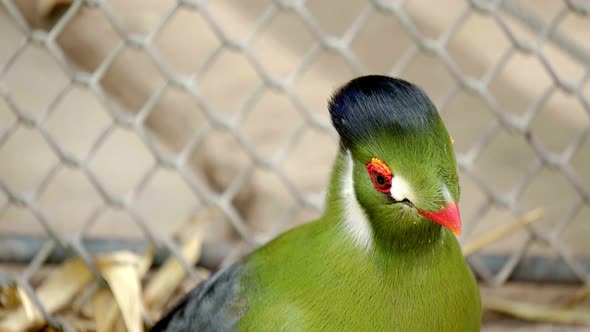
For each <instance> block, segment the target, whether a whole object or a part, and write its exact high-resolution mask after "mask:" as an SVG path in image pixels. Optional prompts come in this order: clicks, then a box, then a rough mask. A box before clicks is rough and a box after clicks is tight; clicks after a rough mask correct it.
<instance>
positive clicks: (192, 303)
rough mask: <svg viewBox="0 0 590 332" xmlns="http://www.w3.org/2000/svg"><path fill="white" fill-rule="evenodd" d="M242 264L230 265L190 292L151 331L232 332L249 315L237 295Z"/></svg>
mask: <svg viewBox="0 0 590 332" xmlns="http://www.w3.org/2000/svg"><path fill="white" fill-rule="evenodd" d="M241 275H242V266H241V264H234V265H230V266H228V267H226V268H224V269H222V270H220V271H218V272H217V273H216V274H215V275H213V276H212V277H211V278H209V279H208V280H207V281H205V282H203V283H201V284H200V285H199V286H198V287H196V288H195V289H193V290H192V291H191V292H190V293H188V294H187V295H186V296H185V297H184V298H183V299H182V301H180V303H178V304H177V305H176V306H175V307H174V308H173V309H172V310H170V311H169V312H168V313H167V314H166V315H165V316H164V317H163V318H162V319H161V320H160V321H158V322H157V323H156V325H154V326H153V327H152V328H151V330H150V331H152V332H159V331H167V332H177V331H231V330H234V328H235V325H236V323H237V322H238V321H239V320H240V318H241V317H242V316H243V314H244V312H245V304H244V301H240V299H239V297H238V296H237V293H238V290H239V280H240V276H241Z"/></svg>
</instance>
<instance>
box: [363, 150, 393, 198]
mask: <svg viewBox="0 0 590 332" xmlns="http://www.w3.org/2000/svg"><path fill="white" fill-rule="evenodd" d="M365 167H366V168H367V171H369V177H370V178H371V181H372V182H373V186H374V187H375V189H377V190H379V191H380V192H382V193H389V190H390V189H391V177H392V174H391V170H390V169H389V167H388V166H387V164H385V163H384V162H383V161H381V160H380V159H379V158H373V159H371V162H370V163H367V164H366V165H365Z"/></svg>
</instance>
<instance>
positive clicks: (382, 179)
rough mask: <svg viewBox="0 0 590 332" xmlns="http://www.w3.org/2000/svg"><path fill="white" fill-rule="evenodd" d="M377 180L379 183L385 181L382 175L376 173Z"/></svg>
mask: <svg viewBox="0 0 590 332" xmlns="http://www.w3.org/2000/svg"><path fill="white" fill-rule="evenodd" d="M377 182H378V183H379V184H384V183H385V178H384V177H383V175H377Z"/></svg>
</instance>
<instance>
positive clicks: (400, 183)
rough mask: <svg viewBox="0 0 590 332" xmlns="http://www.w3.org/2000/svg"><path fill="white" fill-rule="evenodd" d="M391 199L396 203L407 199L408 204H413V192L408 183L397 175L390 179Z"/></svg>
mask: <svg viewBox="0 0 590 332" xmlns="http://www.w3.org/2000/svg"><path fill="white" fill-rule="evenodd" d="M389 192H390V193H391V197H392V198H393V199H395V200H396V201H403V200H404V199H405V198H407V199H408V200H409V201H410V202H412V203H413V202H415V198H416V197H415V196H414V192H413V191H412V187H411V186H410V183H408V182H407V181H406V180H405V179H404V178H402V177H401V176H399V175H394V176H393V178H392V179H391V190H390V191H389Z"/></svg>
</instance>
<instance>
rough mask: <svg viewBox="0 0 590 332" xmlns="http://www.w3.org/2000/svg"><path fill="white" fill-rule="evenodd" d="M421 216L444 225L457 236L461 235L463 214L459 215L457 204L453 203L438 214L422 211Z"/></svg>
mask: <svg viewBox="0 0 590 332" xmlns="http://www.w3.org/2000/svg"><path fill="white" fill-rule="evenodd" d="M419 212H420V214H421V215H423V216H424V217H426V218H428V219H430V220H432V221H434V222H436V223H439V224H441V225H443V226H444V227H446V228H448V229H450V230H451V231H452V232H453V233H455V235H457V236H460V235H461V214H460V213H459V206H458V205H457V203H454V202H451V203H450V204H449V205H447V206H445V207H444V208H443V209H442V210H440V211H437V212H429V211H421V210H419Z"/></svg>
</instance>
